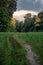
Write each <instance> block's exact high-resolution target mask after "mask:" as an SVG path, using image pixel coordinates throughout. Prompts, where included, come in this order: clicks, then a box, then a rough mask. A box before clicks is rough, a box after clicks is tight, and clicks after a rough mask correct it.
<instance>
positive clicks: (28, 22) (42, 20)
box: [15, 11, 43, 32]
mask: <svg viewBox="0 0 43 65" xmlns="http://www.w3.org/2000/svg"><path fill="white" fill-rule="evenodd" d="M15 29H16V31H17V32H43V11H41V12H39V13H38V15H37V16H36V15H34V16H33V17H31V14H30V13H29V14H26V16H25V20H24V23H23V22H17V23H16V27H15Z"/></svg>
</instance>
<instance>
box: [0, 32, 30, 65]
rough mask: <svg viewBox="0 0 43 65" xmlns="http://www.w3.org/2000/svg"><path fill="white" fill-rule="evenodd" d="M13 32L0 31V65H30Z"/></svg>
mask: <svg viewBox="0 0 43 65" xmlns="http://www.w3.org/2000/svg"><path fill="white" fill-rule="evenodd" d="M14 35H15V34H14V33H0V65H30V64H29V63H28V61H27V59H26V57H25V50H24V49H23V48H22V47H21V45H20V44H19V43H18V42H17V41H16V39H14V37H13V36H14Z"/></svg>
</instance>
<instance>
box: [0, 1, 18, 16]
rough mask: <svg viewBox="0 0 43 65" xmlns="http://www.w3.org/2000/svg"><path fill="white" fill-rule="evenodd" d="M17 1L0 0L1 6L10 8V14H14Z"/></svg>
mask: <svg viewBox="0 0 43 65" xmlns="http://www.w3.org/2000/svg"><path fill="white" fill-rule="evenodd" d="M16 1H17V0H0V7H6V8H8V11H9V13H10V16H12V14H13V12H14V11H15V10H16Z"/></svg>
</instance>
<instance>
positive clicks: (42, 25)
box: [38, 11, 43, 31]
mask: <svg viewBox="0 0 43 65" xmlns="http://www.w3.org/2000/svg"><path fill="white" fill-rule="evenodd" d="M38 16H39V18H40V19H41V23H40V29H41V31H43V11H41V12H40V13H39V14H38Z"/></svg>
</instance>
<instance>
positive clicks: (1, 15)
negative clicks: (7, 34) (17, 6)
mask: <svg viewBox="0 0 43 65" xmlns="http://www.w3.org/2000/svg"><path fill="white" fill-rule="evenodd" d="M9 26H10V16H9V13H8V11H7V8H4V7H0V31H1V32H4V31H8V28H9Z"/></svg>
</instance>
